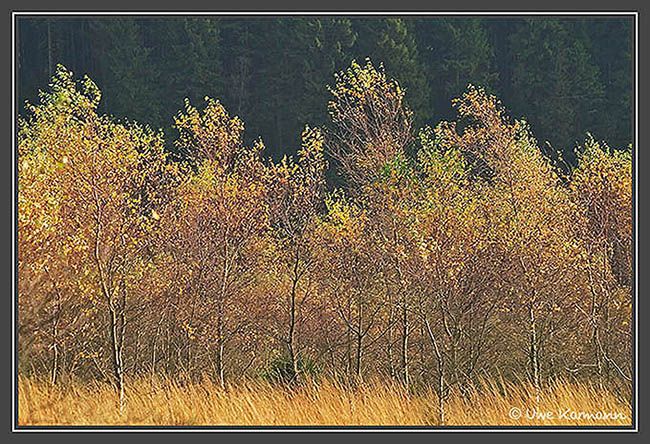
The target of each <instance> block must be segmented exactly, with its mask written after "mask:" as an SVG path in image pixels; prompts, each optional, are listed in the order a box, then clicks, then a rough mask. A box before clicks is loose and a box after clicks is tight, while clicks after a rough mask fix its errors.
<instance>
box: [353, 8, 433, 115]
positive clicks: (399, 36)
mask: <svg viewBox="0 0 650 444" xmlns="http://www.w3.org/2000/svg"><path fill="white" fill-rule="evenodd" d="M414 24H415V23H414V22H413V21H411V20H407V19H402V18H395V17H391V18H381V19H377V18H372V19H370V18H362V19H357V20H355V21H354V22H353V29H354V31H355V32H356V34H357V36H358V37H357V40H356V44H355V46H354V47H353V53H354V55H355V57H356V59H357V60H364V59H366V58H370V59H371V60H380V61H382V64H383V65H384V66H385V68H386V72H387V74H388V75H389V76H390V77H392V78H394V79H400V83H401V85H402V88H403V90H404V91H405V92H406V97H405V99H406V102H408V105H409V108H410V109H411V110H413V115H414V119H415V122H416V126H419V125H421V123H422V122H423V121H425V120H426V119H427V117H428V115H429V113H430V110H429V109H428V106H427V105H428V102H429V88H430V86H429V83H428V82H427V79H426V74H425V71H424V69H423V67H422V62H421V60H420V48H418V45H417V41H416V38H415V30H414Z"/></svg>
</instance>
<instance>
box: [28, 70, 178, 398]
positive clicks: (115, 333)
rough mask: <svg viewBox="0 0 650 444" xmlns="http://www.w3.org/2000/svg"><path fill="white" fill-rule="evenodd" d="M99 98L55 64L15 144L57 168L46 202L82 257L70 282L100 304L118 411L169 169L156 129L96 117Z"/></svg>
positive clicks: (171, 170)
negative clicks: (133, 313) (132, 307)
mask: <svg viewBox="0 0 650 444" xmlns="http://www.w3.org/2000/svg"><path fill="white" fill-rule="evenodd" d="M100 97H101V94H100V92H99V90H98V89H97V87H96V86H95V84H94V83H93V82H92V81H91V80H90V79H88V78H85V79H84V80H83V82H82V83H81V89H78V88H77V86H76V83H75V81H74V80H73V76H72V73H70V72H69V71H67V70H65V68H63V67H61V66H59V67H58V69H57V74H56V76H55V77H54V78H53V80H52V85H51V92H45V93H43V94H42V95H41V103H40V104H39V105H36V106H33V107H31V112H32V118H31V119H30V120H29V121H26V122H24V123H23V128H22V131H21V135H22V137H21V140H20V142H19V145H20V146H21V149H20V151H21V153H23V156H25V158H24V160H23V162H27V164H29V163H31V162H38V161H39V160H40V161H41V162H45V163H44V165H43V167H42V168H47V167H50V168H51V167H52V166H56V176H55V177H54V178H52V181H51V182H49V183H47V184H44V186H45V190H44V193H43V194H44V198H45V199H46V200H45V202H48V201H49V202H53V201H54V202H57V201H58V205H57V207H56V210H57V213H58V217H57V218H58V220H59V221H60V222H59V224H58V225H56V228H57V230H58V231H59V234H58V235H59V236H61V237H62V238H63V239H64V242H65V245H67V246H68V248H74V254H75V255H78V257H79V258H81V259H82V260H83V262H82V264H81V267H82V270H80V273H79V274H80V280H79V281H75V282H74V283H75V285H76V286H78V288H79V290H80V293H81V294H82V295H84V296H85V297H88V298H90V300H91V301H92V303H93V305H96V306H101V307H103V309H104V315H105V317H106V318H107V324H108V335H107V336H108V338H109V341H108V345H109V349H110V350H111V354H110V362H111V371H112V374H113V381H114V383H115V386H116V388H117V391H118V394H119V405H120V409H121V408H122V407H123V405H124V391H125V389H124V385H125V382H124V370H125V366H124V344H125V336H126V329H127V325H128V323H129V309H128V304H129V299H130V294H131V290H132V289H133V288H134V287H135V286H136V285H137V282H138V280H139V279H141V277H142V275H143V274H144V273H146V272H147V263H148V260H149V257H150V255H151V251H152V248H153V247H152V245H151V244H150V239H151V237H150V236H149V233H151V232H153V231H154V230H155V229H156V226H157V222H156V220H157V219H156V218H157V216H156V215H158V214H160V213H161V212H162V208H163V206H164V204H165V202H166V195H167V193H166V190H167V188H169V187H171V186H173V183H174V180H173V176H174V167H173V166H171V165H169V164H168V163H167V159H166V155H165V153H164V150H163V146H162V140H161V138H160V135H159V134H156V133H153V132H151V131H150V130H148V129H146V128H142V127H139V126H136V125H133V126H129V127H126V126H123V125H120V124H116V123H114V122H112V121H111V120H110V119H109V118H107V117H105V116H99V115H97V106H98V104H99V100H100ZM57 196H59V197H60V198H61V199H60V200H58V199H57ZM55 214H56V213H55ZM66 257H67V255H64V256H63V257H61V258H60V259H63V260H65V258H66Z"/></svg>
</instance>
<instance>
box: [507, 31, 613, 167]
mask: <svg viewBox="0 0 650 444" xmlns="http://www.w3.org/2000/svg"><path fill="white" fill-rule="evenodd" d="M570 27H571V24H570V23H567V22H565V21H560V20H534V19H530V20H527V21H525V23H524V24H522V25H521V26H520V28H519V30H518V31H517V32H516V33H515V34H513V35H512V37H511V45H512V47H511V51H512V52H513V53H515V54H517V55H518V57H517V59H516V62H515V66H514V68H513V80H512V81H513V89H514V91H515V93H514V97H513V98H514V103H513V108H514V109H515V110H516V112H518V113H526V116H527V118H528V121H529V122H530V124H531V126H532V128H533V130H534V131H535V132H536V133H537V134H538V136H540V137H541V138H543V140H548V141H549V142H550V143H551V145H552V146H553V147H555V148H556V149H558V150H559V151H561V152H562V153H563V155H564V158H565V159H566V160H567V161H568V162H569V163H573V162H574V161H575V159H573V158H572V156H573V147H574V146H575V145H576V144H577V141H578V140H581V139H582V138H583V137H584V131H585V129H586V128H592V127H597V122H598V119H597V117H598V113H599V109H601V107H602V106H603V85H602V83H601V80H600V74H599V70H598V67H597V66H596V65H595V64H594V62H593V60H592V56H591V55H590V54H589V52H588V51H587V48H586V47H585V43H584V41H583V40H581V39H578V38H576V37H575V34H572V32H571V28H570ZM538 66H540V67H542V66H543V67H546V69H544V70H536V69H531V67H538Z"/></svg>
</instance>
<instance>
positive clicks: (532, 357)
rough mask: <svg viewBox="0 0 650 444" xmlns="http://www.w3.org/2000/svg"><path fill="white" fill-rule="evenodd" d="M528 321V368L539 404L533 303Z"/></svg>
mask: <svg viewBox="0 0 650 444" xmlns="http://www.w3.org/2000/svg"><path fill="white" fill-rule="evenodd" d="M528 314H529V321H530V367H531V369H530V370H531V375H532V380H533V381H532V382H533V386H534V387H535V400H536V402H537V404H539V398H540V383H539V347H538V343H537V323H536V319H535V309H534V302H531V303H530V304H529V305H528Z"/></svg>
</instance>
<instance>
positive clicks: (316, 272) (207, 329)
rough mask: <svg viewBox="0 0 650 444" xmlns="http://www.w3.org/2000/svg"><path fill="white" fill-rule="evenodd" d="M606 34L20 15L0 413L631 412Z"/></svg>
mask: <svg viewBox="0 0 650 444" xmlns="http://www.w3.org/2000/svg"><path fill="white" fill-rule="evenodd" d="M601 21H602V23H600V22H597V20H596V21H594V23H591V22H590V21H588V20H581V19H580V20H578V19H576V20H566V21H560V20H551V19H541V18H540V19H535V20H508V21H490V20H487V19H463V20H460V19H451V18H449V19H446V18H445V19H436V18H427V19H424V18H422V19H417V20H415V19H414V20H406V19H398V18H395V19H364V20H362V19H347V18H326V19H321V18H301V19H268V20H262V19H259V20H257V19H255V20H253V19H251V20H245V19H240V20H226V19H219V20H216V19H204V18H187V19H173V20H172V19H156V20H154V19H145V18H143V19H141V20H140V19H101V20H100V19H97V20H93V19H74V20H72V19H70V20H65V19H44V18H43V19H33V20H31V19H30V20H26V21H25V22H23V23H22V24H21V26H20V27H19V32H22V33H23V34H21V41H20V42H19V46H20V48H21V49H20V58H21V62H20V67H19V72H21V73H22V72H23V71H21V70H24V72H29V74H25V77H24V82H23V81H21V84H20V85H19V88H20V94H21V96H22V97H33V98H32V99H30V101H28V102H27V103H26V104H25V105H24V107H23V108H24V110H23V112H22V114H21V117H20V118H19V122H18V147H17V150H18V151H17V153H18V155H17V169H18V221H17V222H18V281H17V287H18V316H19V322H18V327H17V328H18V341H19V342H18V350H17V352H18V364H19V365H18V367H19V368H18V371H19V379H18V392H19V393H18V394H19V422H20V424H23V425H24V424H157V425H190V424H204V425H205V424H208V425H219V424H235V425H264V424H266V425H282V424H302V425H308V424H330V425H333V424H340V425H378V424H385V425H406V424H410V425H414V424H415V425H496V424H501V425H506V424H515V425H517V424H519V425H521V424H537V425H552V424H555V425H557V424H569V425H575V424H578V425H594V424H614V425H629V424H630V421H631V417H632V410H631V409H632V407H631V406H632V380H633V375H634V370H635V369H634V361H633V351H634V349H633V347H634V341H633V281H634V280H633V266H634V257H633V211H632V208H633V206H632V182H633V177H632V149H633V148H632V146H631V145H630V144H629V142H630V141H631V131H630V122H631V119H630V115H629V112H630V109H629V106H630V103H631V102H630V101H629V99H630V97H631V91H632V87H631V81H632V80H631V69H630V66H629V63H630V61H629V57H630V54H631V52H630V51H629V48H628V49H627V50H621V48H624V47H625V48H627V45H629V44H630V41H629V40H628V39H627V37H626V38H623V37H622V36H621V35H618V36H617V37H616V38H609V39H608V43H607V44H608V45H612V46H616V45H622V46H619V47H617V48H616V49H615V52H616V55H615V56H612V58H611V59H608V60H607V63H611V66H610V67H609V71H606V70H604V69H602V66H601V65H602V64H603V63H605V62H604V61H603V60H600V59H598V58H597V57H595V54H599V53H600V52H599V51H605V49H604V47H601V46H599V44H598V42H599V40H598V39H599V38H602V35H603V34H599V33H605V34H606V30H612V29H617V30H619V31H620V32H621V33H622V34H623V35H625V33H626V32H627V33H629V32H630V29H629V28H628V27H627V22H624V21H618V20H614V19H611V20H610V19H608V20H604V19H603V20H601ZM499 26H502V27H505V28H507V29H508V30H509V31H508V32H506V31H503V30H500V31H499V29H500V28H499ZM156 27H164V29H165V32H161V31H160V30H158V31H157V32H158V33H157V34H155V35H156V36H158V37H159V38H158V37H156V38H153V37H152V34H151V33H152V32H154V31H153V30H155V29H158V28H156ZM258 27H259V28H258ZM619 27H620V29H619ZM161 29H162V28H161ZM26 30H28V31H26ZM281 30H286V31H287V32H280V31H281ZM273 31H275V33H274V32H273ZM43 33H45V35H46V36H47V38H46V39H45V40H44V41H45V42H47V45H45V46H43V39H40V37H38V36H42V35H43ZM86 33H90V34H92V33H96V38H99V37H101V39H100V40H102V39H107V40H106V42H111V41H112V40H110V39H118V37H119V45H113V44H106V46H100V47H99V48H100V49H95V48H91V47H90V46H88V44H87V43H88V41H87V40H86V38H85V37H84V36H86V35H87V34H86ZM90 34H88V35H90ZM522 35H526V36H527V37H526V38H523V37H522ZM517 36H519V37H517ZM599 36H600V37H599ZM619 37H620V40H617V39H618V38H619ZM141 39H144V40H141ZM175 39H176V40H175ZM187 39H189V40H187ZM210 39H214V40H210ZM229 39H230V40H229ZM364 39H365V40H364ZM438 39H442V40H438ZM562 39H565V40H562ZM366 40H367V41H366ZM37 41H39V42H41V43H40V46H39V45H37V43H36V42H37ZM98 41H99V40H98ZM102 41H104V40H102ZM116 41H117V40H116ZM440 41H442V42H444V43H439V42H440ZM80 42H85V43H83V44H80ZM143 42H144V43H145V44H144V45H143V44H142V43H143ZM227 42H230V43H227ZM434 42H438V43H435V44H434ZM567 42H569V43H570V44H568V45H567ZM217 43H218V44H217ZM238 45H239V46H238ZM265 45H266V46H265ZM364 45H374V46H372V47H371V48H370V47H368V46H364ZM499 45H502V46H499ZM536 45H539V47H538V46H536ZM540 47H541V48H545V51H546V52H544V53H543V54H541V53H540V51H539V48H540ZM27 48H32V49H34V51H35V53H34V55H33V56H30V52H29V50H28V49H27ZM188 48H190V49H188ZM246 48H247V49H248V50H246V51H245V50H244V49H246ZM442 48H444V50H443V49H442ZM162 49H164V50H165V51H173V54H176V56H170V55H166V56H162V55H160V53H159V51H160V50H162ZM469 49H471V51H469ZM610 49H611V48H610ZM102 51H104V52H102ZM213 51H214V52H213ZM355 51H356V54H359V53H363V54H364V57H363V58H357V59H353V60H351V61H347V62H346V60H348V58H349V55H350V54H355ZM625 51H627V52H625ZM377 53H379V54H381V55H382V57H378V58H376V54H377ZM306 54H307V55H309V56H306ZM507 54H510V56H507ZM365 55H368V56H370V57H367V58H366V57H365ZM542 56H543V57H548V60H552V61H553V64H551V65H547V64H545V63H543V62H542V61H540V60H538V59H537V58H538V57H542ZM262 57H264V58H268V60H269V62H268V63H263V60H262V59H261V58H262ZM508 57H510V60H512V59H513V58H514V59H517V61H516V63H514V64H510V63H507V62H503V60H508ZM100 59H101V60H102V64H101V65H96V63H98V60H100ZM54 60H57V61H59V60H64V61H65V60H67V61H68V63H70V62H71V63H72V64H73V66H77V67H83V68H81V69H86V68H87V67H92V66H97V67H98V68H97V74H98V78H99V79H101V82H104V84H105V85H106V86H105V90H103V91H102V90H100V87H99V86H98V83H95V82H94V81H93V80H91V78H89V77H88V76H83V77H82V76H80V75H78V72H77V70H72V71H71V70H69V69H68V68H70V66H68V67H67V68H66V67H64V66H63V65H61V64H58V65H56V64H54ZM265 60H266V59H265ZM148 61H151V63H149V62H148ZM500 61H501V62H500ZM44 62H45V64H44ZM163 62H164V63H166V64H168V65H166V66H167V67H166V68H164V69H163V68H162V65H161V64H160V63H163ZM344 62H345V64H344V66H342V67H341V68H339V66H341V65H342V64H343V63H344ZM156 63H158V64H156ZM132 64H133V65H132ZM135 64H137V66H136V65H135ZM173 64H175V65H173ZM528 64H531V65H532V66H533V67H534V68H533V69H530V70H528V69H525V67H526V66H527V65H528ZM506 65H507V66H508V68H507V69H506V68H505V66H506ZM275 69H279V70H280V72H275V71H267V70H275ZM48 71H53V75H52V77H51V79H50V83H49V85H48V86H45V85H44V84H36V83H37V80H38V79H40V78H41V77H42V76H43V75H44V74H47V72H48ZM148 73H156V77H155V80H152V79H153V78H151V77H147V76H148V75H149V74H148ZM221 73H226V74H225V75H220V74H221ZM434 73H435V75H434ZM589 73H591V74H589ZM614 73H618V74H614ZM621 73H625V75H623V74H621ZM400 74H402V75H403V78H402V77H400ZM21 76H22V74H21ZM617 76H618V77H617ZM626 76H627V77H626ZM22 78H23V77H21V79H22ZM46 78H47V77H46ZM606 78H607V79H609V80H607V82H609V83H607V85H608V86H607V87H605V86H604V84H603V83H599V82H603V81H604V80H603V79H606ZM252 79H258V80H252ZM506 79H507V80H506ZM468 80H469V81H468ZM30 82H31V83H30ZM418 82H421V83H418ZM592 82H593V83H592ZM625 82H628V83H625ZM598 85H600V86H598ZM611 85H618V86H611ZM181 86H182V87H181ZM235 86H237V87H235ZM610 86H611V88H610ZM36 87H39V88H42V91H40V92H39V93H38V94H37V95H36V96H35V95H34V93H33V89H34V88H36ZM617 87H621V88H622V90H620V91H619V92H620V94H619V92H617V91H618V90H616V88H617ZM579 88H584V90H581V89H579ZM497 90H503V91H506V92H504V96H505V97H508V98H510V99H512V101H513V107H514V108H517V107H519V108H518V109H520V110H522V109H525V110H526V113H530V114H528V115H529V116H530V121H529V120H528V119H527V118H526V119H524V118H514V117H513V116H512V114H511V113H510V112H509V111H508V109H510V108H509V103H508V102H505V104H503V103H502V102H501V101H500V100H499V99H498V98H497V97H496V96H495V95H494V92H495V91H497ZM553 91H555V92H557V93H558V94H565V95H564V96H562V97H559V98H556V97H554V96H553V94H554V93H553ZM560 91H563V92H562V93H560ZM621 91H622V92H621ZM265 92H268V94H266V93H265ZM213 94H215V95H213ZM220 94H223V101H222V96H221V95H220ZM206 95H207V96H206ZM450 95H451V96H450ZM262 97H263V99H262ZM163 99H164V100H163ZM442 102H448V103H446V104H445V105H444V106H443V105H441V103H442ZM174 107H175V108H174ZM179 108H180V110H179ZM443 109H444V111H443ZM447 109H448V110H449V111H447ZM171 110H175V111H171ZM617 110H618V111H617ZM617 113H620V114H617ZM167 116H169V119H170V122H169V125H168V124H167V120H166V119H167ZM247 116H248V117H250V120H251V121H252V122H253V124H252V125H253V130H252V131H251V130H248V129H247V126H245V123H244V122H246V124H248V120H246V119H245V117H247ZM441 116H443V117H441ZM125 117H128V119H127V118H125ZM434 120H437V121H435V122H434ZM536 128H539V131H540V132H541V133H542V134H543V136H542V137H543V139H541V140H555V141H557V142H554V143H553V144H547V143H540V142H539V139H537V138H536V137H535V134H537V133H536V132H535V130H536ZM267 130H268V131H267ZM265 131H266V132H265ZM267 133H268V135H269V139H270V140H271V141H272V143H273V145H272V146H273V147H274V149H273V150H269V149H268V148H267V147H266V140H267V139H266V134H267ZM601 133H602V137H601V136H600V134H601ZM260 135H261V137H259V136H260ZM597 135H598V137H597ZM294 138H295V139H296V141H297V142H296V143H295V144H292V141H293V140H294ZM578 138H579V139H578ZM578 140H579V142H578V143H574V141H578ZM612 141H613V142H612ZM556 144H558V145H560V146H562V149H556V148H553V147H555V146H556ZM610 144H611V145H610ZM512 407H519V408H522V409H523V410H524V412H525V411H526V409H527V408H528V407H532V408H534V409H539V410H540V411H541V410H551V409H553V411H559V410H561V409H571V411H575V412H578V411H579V412H583V413H584V412H592V413H593V412H596V411H598V412H600V414H601V416H598V417H597V418H593V417H588V418H585V417H580V418H576V417H573V416H570V415H569V416H568V417H567V418H557V417H556V418H550V419H544V418H526V417H525V415H524V417H523V418H521V417H514V416H512V413H510V416H509V411H510V409H511V408H512ZM613 412H614V413H616V412H617V413H618V414H619V416H616V417H609V416H606V414H609V413H613ZM620 414H623V417H621V416H620ZM603 415H605V416H603Z"/></svg>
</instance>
